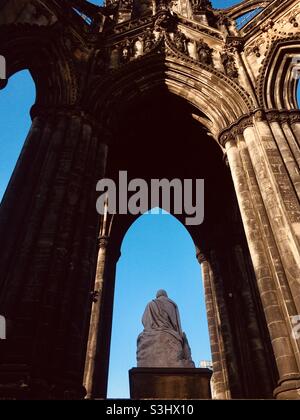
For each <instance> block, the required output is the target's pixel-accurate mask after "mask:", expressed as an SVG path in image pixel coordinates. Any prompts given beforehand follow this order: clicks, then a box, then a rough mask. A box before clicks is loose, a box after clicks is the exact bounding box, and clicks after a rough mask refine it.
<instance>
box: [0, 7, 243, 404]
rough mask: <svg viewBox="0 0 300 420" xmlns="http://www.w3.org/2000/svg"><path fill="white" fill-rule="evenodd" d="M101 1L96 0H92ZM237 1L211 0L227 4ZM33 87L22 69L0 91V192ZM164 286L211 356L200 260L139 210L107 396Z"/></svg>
mask: <svg viewBox="0 0 300 420" xmlns="http://www.w3.org/2000/svg"><path fill="white" fill-rule="evenodd" d="M93 3H95V4H101V2H100V1H98V2H97V1H93ZM235 3H238V2H237V1H231V0H227V1H213V5H214V6H215V7H218V8H221V7H228V6H230V5H232V4H235ZM34 100H35V87H34V84H33V81H32V79H31V77H30V75H29V73H28V72H27V71H24V72H20V73H18V74H16V75H14V76H13V77H12V78H11V79H10V81H9V84H8V86H7V87H6V89H4V90H3V91H0V126H1V127H2V130H1V136H0V198H1V197H2V195H3V193H4V191H5V188H6V186H7V183H8V181H9V178H10V176H11V173H12V171H13V168H14V166H15V163H16V160H17V158H18V155H19V153H20V150H21V147H22V145H23V143H24V139H25V137H26V134H27V132H28V130H29V127H30V118H29V110H30V107H31V105H32V104H33V103H34ZM160 288H164V289H166V290H167V291H168V293H169V296H170V297H171V298H172V299H173V300H175V301H176V302H177V304H178V306H179V310H180V313H181V319H182V325H183V329H184V330H185V331H186V333H187V336H188V339H189V341H190V346H191V349H192V355H193V359H194V361H195V363H196V365H198V363H199V361H200V360H203V359H204V360H208V359H210V357H211V356H210V348H209V339H208V331H207V322H206V315H205V305H204V298H203V287H202V280H201V274H200V266H199V264H198V262H197V260H196V258H195V249H194V245H193V242H192V240H191V237H190V236H189V234H188V233H187V231H186V229H185V228H184V227H183V226H182V225H181V224H180V223H179V222H178V221H177V220H176V219H175V218H174V217H172V216H170V215H144V216H142V217H140V218H139V219H138V220H137V221H136V222H135V223H134V225H133V226H132V227H131V228H130V230H129V231H128V233H127V235H126V236H125V239H124V241H123V244H122V257H121V259H120V261H119V263H118V268H117V278H116V293H115V302H114V319H113V333H112V345H111V362H110V376H109V396H110V397H128V396H129V393H128V392H129V391H128V370H129V369H130V368H131V367H134V366H135V365H136V360H135V352H136V338H137V336H138V334H139V333H140V332H141V331H142V324H141V317H142V314H143V311H144V308H145V306H146V304H147V302H148V301H149V300H151V299H152V298H154V295H155V293H156V291H157V290H158V289H160Z"/></svg>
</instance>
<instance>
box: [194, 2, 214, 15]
mask: <svg viewBox="0 0 300 420" xmlns="http://www.w3.org/2000/svg"><path fill="white" fill-rule="evenodd" d="M191 3H192V10H193V12H194V13H199V12H204V11H205V10H207V9H211V8H212V5H211V2H210V1H209V0H191Z"/></svg>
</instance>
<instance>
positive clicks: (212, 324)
mask: <svg viewBox="0 0 300 420" xmlns="http://www.w3.org/2000/svg"><path fill="white" fill-rule="evenodd" d="M197 259H198V261H199V263H200V264H201V270H202V281H203V286H204V294H205V304H206V313H207V322H208V331H209V338H210V346H211V355H212V362H213V376H212V379H211V389H212V398H213V399H221V400H223V399H225V400H227V399H230V398H231V393H230V388H229V384H228V373H227V367H226V360H225V356H224V343H223V339H222V336H221V334H220V331H219V329H220V327H219V324H220V314H219V313H218V305H217V302H216V297H215V293H214V288H213V284H212V283H213V279H212V278H211V274H212V273H211V270H210V268H209V262H208V261H207V259H206V257H205V255H204V254H202V253H198V254H197Z"/></svg>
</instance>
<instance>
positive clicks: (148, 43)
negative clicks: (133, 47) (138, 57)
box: [142, 28, 155, 54]
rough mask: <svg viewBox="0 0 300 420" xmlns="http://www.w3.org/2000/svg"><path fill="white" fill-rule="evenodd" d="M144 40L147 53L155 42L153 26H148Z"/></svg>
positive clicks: (145, 52) (143, 36)
mask: <svg viewBox="0 0 300 420" xmlns="http://www.w3.org/2000/svg"><path fill="white" fill-rule="evenodd" d="M142 41H143V51H144V54H147V53H148V52H149V51H150V50H151V49H152V48H153V46H154V44H155V36H154V34H153V31H152V29H151V28H147V29H146V31H145V32H144V33H143V35H142Z"/></svg>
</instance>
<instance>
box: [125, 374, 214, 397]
mask: <svg viewBox="0 0 300 420" xmlns="http://www.w3.org/2000/svg"><path fill="white" fill-rule="evenodd" d="M211 376H212V371H211V370H210V369H203V368H132V369H131V370H130V371H129V383H130V397H131V399H134V400H142V399H174V400H176V399H178V400H198V399H211V391H210V379H211Z"/></svg>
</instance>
